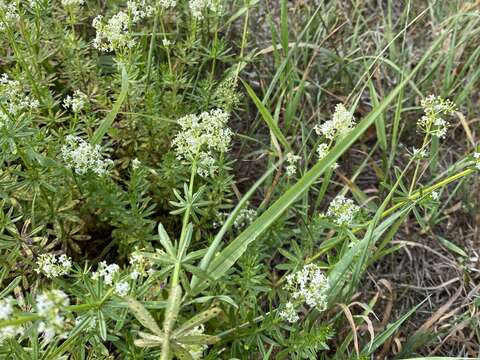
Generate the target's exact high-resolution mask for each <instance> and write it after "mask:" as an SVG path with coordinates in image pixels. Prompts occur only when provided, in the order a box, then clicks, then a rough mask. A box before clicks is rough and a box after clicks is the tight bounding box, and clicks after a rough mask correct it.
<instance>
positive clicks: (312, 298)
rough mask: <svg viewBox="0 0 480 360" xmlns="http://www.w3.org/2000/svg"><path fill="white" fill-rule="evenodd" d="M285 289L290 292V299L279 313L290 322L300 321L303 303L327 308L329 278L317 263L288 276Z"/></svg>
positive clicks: (321, 308)
mask: <svg viewBox="0 0 480 360" xmlns="http://www.w3.org/2000/svg"><path fill="white" fill-rule="evenodd" d="M286 281H287V283H286V285H285V286H284V289H285V290H287V291H288V292H289V297H290V299H289V301H288V302H287V303H286V304H285V308H284V310H283V311H281V312H280V313H279V315H280V316H281V317H282V318H284V319H285V320H287V321H289V322H295V321H298V319H299V317H298V309H299V307H300V306H302V305H303V303H306V304H307V305H308V306H309V307H311V308H317V309H318V310H319V311H324V310H325V309H326V308H327V297H328V291H329V288H330V287H329V284H328V279H327V277H326V276H325V274H324V273H323V271H322V270H321V269H320V268H319V267H318V266H317V265H315V264H308V265H305V266H304V267H303V269H302V270H299V271H297V272H296V273H293V274H290V275H288V276H287V277H286Z"/></svg>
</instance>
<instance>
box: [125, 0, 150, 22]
mask: <svg viewBox="0 0 480 360" xmlns="http://www.w3.org/2000/svg"><path fill="white" fill-rule="evenodd" d="M127 9H128V11H129V12H130V14H131V19H132V22H133V23H137V22H139V21H141V20H142V19H144V18H146V17H149V16H151V15H152V14H153V13H154V12H155V8H154V7H153V6H152V5H150V4H149V1H148V0H129V1H127Z"/></svg>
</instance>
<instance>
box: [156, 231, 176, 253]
mask: <svg viewBox="0 0 480 360" xmlns="http://www.w3.org/2000/svg"><path fill="white" fill-rule="evenodd" d="M158 237H159V239H160V243H161V244H162V246H163V248H164V249H165V251H166V252H167V254H168V255H170V256H171V257H172V258H175V257H176V255H175V250H174V247H173V244H172V241H171V240H170V237H169V236H168V234H167V232H166V231H165V228H164V227H163V225H162V223H158Z"/></svg>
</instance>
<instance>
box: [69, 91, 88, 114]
mask: <svg viewBox="0 0 480 360" xmlns="http://www.w3.org/2000/svg"><path fill="white" fill-rule="evenodd" d="M87 104H88V96H87V95H85V94H84V93H83V92H81V91H80V90H75V91H74V93H73V96H70V95H67V97H66V98H65V99H64V100H63V107H64V108H65V109H72V111H73V112H74V113H75V114H77V113H79V112H80V111H82V110H83V109H84V108H85V106H86V105H87Z"/></svg>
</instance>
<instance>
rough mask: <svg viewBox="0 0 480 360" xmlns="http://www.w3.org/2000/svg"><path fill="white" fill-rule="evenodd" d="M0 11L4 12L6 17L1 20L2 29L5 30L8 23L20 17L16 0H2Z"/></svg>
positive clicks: (0, 28) (0, 1)
mask: <svg viewBox="0 0 480 360" xmlns="http://www.w3.org/2000/svg"><path fill="white" fill-rule="evenodd" d="M0 11H1V12H2V13H3V18H4V19H1V20H0V31H4V30H5V28H6V26H8V24H10V23H13V22H16V21H17V20H18V19H19V18H20V17H19V15H18V3H17V2H16V1H4V0H0Z"/></svg>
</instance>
